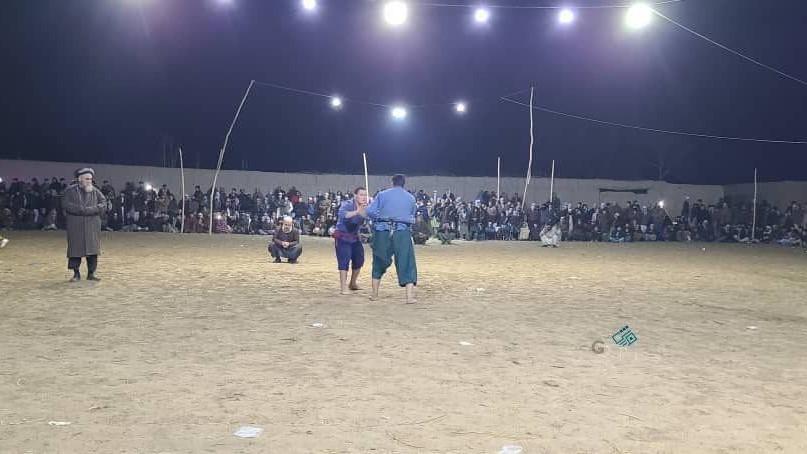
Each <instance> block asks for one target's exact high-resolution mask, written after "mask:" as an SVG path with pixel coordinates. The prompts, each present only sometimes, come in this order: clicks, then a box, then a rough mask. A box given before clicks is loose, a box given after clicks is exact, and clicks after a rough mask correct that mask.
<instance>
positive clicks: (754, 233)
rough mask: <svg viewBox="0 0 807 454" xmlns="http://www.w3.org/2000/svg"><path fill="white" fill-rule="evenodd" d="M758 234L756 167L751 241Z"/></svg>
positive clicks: (755, 170) (755, 171)
mask: <svg viewBox="0 0 807 454" xmlns="http://www.w3.org/2000/svg"><path fill="white" fill-rule="evenodd" d="M756 234H757V169H756V167H755V168H754V220H753V222H752V226H751V241H754V240H755V239H756Z"/></svg>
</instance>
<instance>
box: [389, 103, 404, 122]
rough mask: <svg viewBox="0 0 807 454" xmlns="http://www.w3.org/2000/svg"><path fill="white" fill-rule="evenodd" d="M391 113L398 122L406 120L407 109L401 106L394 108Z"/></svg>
mask: <svg viewBox="0 0 807 454" xmlns="http://www.w3.org/2000/svg"><path fill="white" fill-rule="evenodd" d="M390 113H391V114H392V118H394V119H396V120H403V119H404V118H406V109H405V108H404V107H401V106H395V107H393V108H392V111H390Z"/></svg>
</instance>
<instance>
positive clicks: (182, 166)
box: [179, 147, 185, 234]
mask: <svg viewBox="0 0 807 454" xmlns="http://www.w3.org/2000/svg"><path fill="white" fill-rule="evenodd" d="M179 171H180V179H181V180H180V181H181V182H182V185H181V186H182V194H181V197H180V199H179V203H181V204H182V220H181V221H180V227H179V233H180V234H182V233H185V164H184V163H183V162H182V147H179Z"/></svg>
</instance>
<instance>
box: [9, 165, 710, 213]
mask: <svg viewBox="0 0 807 454" xmlns="http://www.w3.org/2000/svg"><path fill="white" fill-rule="evenodd" d="M84 166H90V167H93V168H94V169H95V171H96V177H97V180H98V181H99V182H100V181H103V180H109V181H110V182H112V184H113V185H114V186H115V187H120V186H122V185H123V184H124V183H125V182H127V181H134V182H138V181H145V182H148V183H151V184H152V185H154V186H159V185H162V184H167V185H168V186H169V187H170V188H171V189H172V191H174V192H179V188H180V171H179V169H173V168H163V167H144V166H120V165H111V164H86V163H65V162H44V161H19V160H0V177H2V178H3V179H4V180H10V179H11V178H20V179H25V180H28V179H30V178H32V177H37V178H39V179H40V181H41V180H42V178H45V177H53V176H56V177H60V178H61V177H65V178H67V179H68V180H69V179H72V175H73V172H74V171H75V170H76V169H77V168H79V167H84ZM213 173H214V171H213V170H209V169H185V186H186V192H187V193H192V192H193V187H194V186H195V185H199V186H201V188H202V190H208V189H209V188H210V184H211V183H212V181H213ZM292 185H294V186H296V187H297V189H299V190H301V191H302V192H303V193H306V194H311V193H316V191H327V190H334V191H338V190H341V191H346V190H350V189H352V188H353V187H355V186H357V185H364V176H363V175H333V174H321V175H318V174H302V173H275V172H252V171H240V170H222V171H221V174H220V175H219V181H218V183H217V186H219V187H224V188H227V190H228V191H229V190H230V188H238V189H240V188H244V189H246V190H247V191H250V192H251V191H253V190H254V189H255V188H260V190H261V191H262V192H266V191H267V190H271V189H273V188H274V187H276V186H281V187H283V188H286V189H287V188H289V187H290V186H292ZM388 185H389V176H388V175H371V176H370V188H371V190H373V191H374V190H376V189H378V188H381V187H386V186H388ZM407 186H408V187H409V188H413V189H423V190H426V191H429V192H431V191H434V190H436V191H438V193H439V194H442V193H443V192H445V191H448V190H451V191H453V192H454V193H455V194H457V195H458V196H460V197H462V198H463V199H465V200H473V199H474V198H475V197H476V196H477V194H478V192H479V191H480V190H481V189H487V190H495V188H496V178H495V177H447V176H412V177H409V178H407ZM600 188H607V189H646V190H647V194H643V195H636V194H633V193H617V192H609V193H603V194H602V201H603V202H605V201H608V202H611V201H619V202H620V204H623V202H624V201H626V200H638V201H639V202H640V203H641V204H644V205H652V204H654V203H655V202H657V201H659V200H664V201H665V204H666V207H667V210H668V211H669V212H670V214H677V213H679V212H680V210H681V205H682V204H683V201H684V199H685V197H687V196H688V197H690V198H691V199H692V200H697V199H703V200H704V201H705V202H707V203H714V202H717V200H718V199H719V198H720V197H723V187H722V186H717V185H711V186H710V185H676V184H670V183H666V182H662V181H617V180H599V179H597V180H581V179H566V178H564V179H556V180H555V193H556V194H558V197H560V199H561V200H562V201H563V202H571V203H577V202H579V201H582V202H585V203H588V204H589V205H591V204H595V203H598V202H599V201H600V196H601V194H600ZM501 190H502V191H503V192H505V193H507V194H511V193H513V192H518V193H519V194H522V193H523V191H524V178H510V177H507V178H502V182H501ZM548 198H549V179H548V178H534V179H532V181H531V182H530V187H529V192H528V193H527V201H528V202H530V201H537V202H544V201H546V200H548Z"/></svg>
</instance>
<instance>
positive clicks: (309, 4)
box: [300, 0, 317, 11]
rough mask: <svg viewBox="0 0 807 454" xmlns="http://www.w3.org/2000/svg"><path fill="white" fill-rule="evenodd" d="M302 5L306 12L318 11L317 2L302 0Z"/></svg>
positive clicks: (314, 0)
mask: <svg viewBox="0 0 807 454" xmlns="http://www.w3.org/2000/svg"><path fill="white" fill-rule="evenodd" d="M300 3H302V5H303V9H304V10H306V11H314V10H316V9H317V0H302V1H301V2H300Z"/></svg>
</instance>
